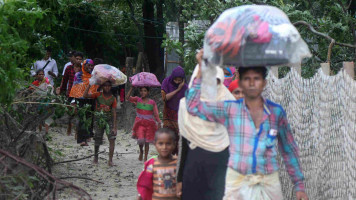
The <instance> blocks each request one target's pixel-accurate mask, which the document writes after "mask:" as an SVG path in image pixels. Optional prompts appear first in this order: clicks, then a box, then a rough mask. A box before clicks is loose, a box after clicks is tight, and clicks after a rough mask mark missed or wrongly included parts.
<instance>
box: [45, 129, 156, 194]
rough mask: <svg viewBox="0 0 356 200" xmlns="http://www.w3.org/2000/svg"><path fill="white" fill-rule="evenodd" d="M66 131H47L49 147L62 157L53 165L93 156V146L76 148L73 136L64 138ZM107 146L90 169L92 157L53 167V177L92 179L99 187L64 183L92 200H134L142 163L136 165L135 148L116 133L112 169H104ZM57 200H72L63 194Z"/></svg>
mask: <svg viewBox="0 0 356 200" xmlns="http://www.w3.org/2000/svg"><path fill="white" fill-rule="evenodd" d="M65 132H66V129H65V128H61V127H55V128H51V130H50V136H52V140H51V141H50V142H49V146H50V147H51V148H52V149H54V150H59V151H60V152H61V153H62V154H63V156H59V157H58V158H56V161H64V160H72V159H77V158H82V157H85V156H89V155H92V154H94V143H93V141H91V142H90V143H89V146H87V147H81V146H79V145H78V144H76V141H75V140H74V136H66V135H65ZM108 145H109V142H108V141H107V138H105V142H104V144H103V145H102V146H100V151H103V150H105V153H102V154H100V155H99V164H98V165H93V164H92V160H93V157H91V158H88V159H85V160H81V161H76V162H70V163H63V164H58V165H55V166H54V167H53V174H54V175H55V176H57V177H70V176H81V177H88V178H91V179H95V180H98V181H101V182H104V184H102V183H97V182H93V181H90V180H81V179H66V180H67V181H69V182H72V183H73V184H75V185H77V186H79V187H81V188H83V189H84V190H86V191H87V192H88V193H89V194H90V195H91V197H92V198H93V199H120V200H126V199H127V200H133V199H136V195H137V192H136V181H137V177H138V175H139V173H140V172H141V170H142V169H143V162H140V161H138V159H137V158H138V146H137V145H136V142H135V140H133V139H131V137H130V134H125V133H124V132H123V131H118V136H117V139H116V145H115V152H114V158H113V159H114V163H115V164H116V166H114V167H108V165H107V162H108V152H109V146H108ZM155 154H156V151H155V149H154V146H153V145H152V146H151V147H150V156H152V155H155ZM58 198H60V199H71V198H73V197H72V196H71V195H70V194H68V193H66V192H61V193H60V194H59V197H58Z"/></svg>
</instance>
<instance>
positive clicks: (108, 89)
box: [102, 82, 111, 93]
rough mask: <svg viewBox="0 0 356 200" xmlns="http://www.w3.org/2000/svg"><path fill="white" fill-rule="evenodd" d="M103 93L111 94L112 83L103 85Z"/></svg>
mask: <svg viewBox="0 0 356 200" xmlns="http://www.w3.org/2000/svg"><path fill="white" fill-rule="evenodd" d="M102 87H103V91H104V93H109V92H110V90H111V83H109V82H106V83H104V84H103V86H102Z"/></svg>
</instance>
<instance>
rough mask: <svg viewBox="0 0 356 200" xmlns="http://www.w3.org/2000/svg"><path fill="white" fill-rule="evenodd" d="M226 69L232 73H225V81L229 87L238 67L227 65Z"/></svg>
mask: <svg viewBox="0 0 356 200" xmlns="http://www.w3.org/2000/svg"><path fill="white" fill-rule="evenodd" d="M225 69H226V70H227V71H228V72H229V73H230V75H225V81H224V85H225V86H226V87H227V88H228V87H229V86H230V84H231V82H232V79H233V77H234V74H235V72H236V68H235V67H226V68H225Z"/></svg>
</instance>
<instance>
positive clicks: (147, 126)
mask: <svg viewBox="0 0 356 200" xmlns="http://www.w3.org/2000/svg"><path fill="white" fill-rule="evenodd" d="M132 89H133V87H131V88H130V90H129V92H128V94H127V98H126V99H127V100H128V101H130V102H131V103H134V104H135V105H136V119H135V123H134V125H133V128H132V137H133V138H134V139H137V143H138V145H139V147H140V155H139V157H138V160H140V161H142V157H143V146H145V159H144V161H146V160H147V155H148V151H149V143H153V141H154V138H155V132H156V131H157V129H158V128H157V124H156V122H157V123H158V127H161V120H160V119H159V116H158V109H157V105H156V102H155V101H154V100H152V99H150V98H148V94H149V91H150V90H149V87H141V88H140V95H141V97H137V96H135V97H131V96H130V95H131V92H132ZM155 120H156V121H155Z"/></svg>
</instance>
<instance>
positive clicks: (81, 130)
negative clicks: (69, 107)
mask: <svg viewBox="0 0 356 200" xmlns="http://www.w3.org/2000/svg"><path fill="white" fill-rule="evenodd" d="M93 68H94V62H93V60H91V59H86V60H84V62H83V65H82V71H81V72H78V73H76V74H75V77H74V80H75V81H74V82H73V86H72V89H71V91H70V93H69V97H73V98H75V99H76V101H77V102H78V104H79V105H78V106H79V108H82V109H83V108H84V107H86V108H85V109H86V110H85V111H82V112H79V113H78V114H79V115H78V117H79V122H78V126H77V143H78V144H80V145H81V146H88V143H87V141H88V140H89V138H91V137H92V136H93V135H94V134H93V126H92V120H93V115H92V113H93V111H94V109H95V104H94V100H93V99H91V98H84V97H83V95H84V91H85V89H86V88H87V87H88V86H89V79H90V78H91V72H92V71H93ZM98 87H99V86H97V85H93V86H91V87H90V89H89V94H92V95H95V93H97V92H98V91H97V89H98Z"/></svg>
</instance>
